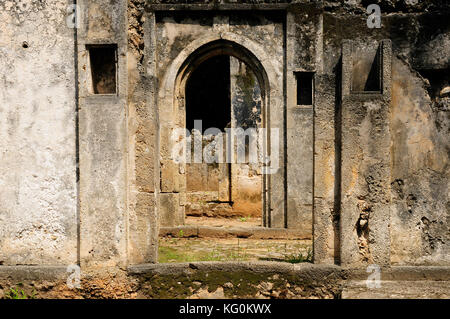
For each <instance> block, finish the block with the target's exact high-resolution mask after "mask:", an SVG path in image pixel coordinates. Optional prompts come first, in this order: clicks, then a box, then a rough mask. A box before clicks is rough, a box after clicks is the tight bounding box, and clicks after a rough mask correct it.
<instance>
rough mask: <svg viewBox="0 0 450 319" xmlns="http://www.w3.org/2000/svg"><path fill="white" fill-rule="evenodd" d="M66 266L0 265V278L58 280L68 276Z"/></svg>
mask: <svg viewBox="0 0 450 319" xmlns="http://www.w3.org/2000/svg"><path fill="white" fill-rule="evenodd" d="M68 274H69V273H68V272H67V266H51V265H49V266H0V278H10V279H14V280H41V279H44V280H58V279H65V278H67V276H68Z"/></svg>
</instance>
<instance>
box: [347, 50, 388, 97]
mask: <svg viewBox="0 0 450 319" xmlns="http://www.w3.org/2000/svg"><path fill="white" fill-rule="evenodd" d="M352 61H353V63H352V73H351V74H352V81H351V92H352V93H381V87H382V86H381V79H382V76H381V64H382V63H381V54H380V47H378V48H376V49H375V48H366V47H363V48H361V47H360V48H356V47H355V46H353V50H352Z"/></svg>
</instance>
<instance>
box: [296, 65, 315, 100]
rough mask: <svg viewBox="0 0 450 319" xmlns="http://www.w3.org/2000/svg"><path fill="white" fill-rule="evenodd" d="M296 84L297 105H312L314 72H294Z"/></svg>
mask: <svg viewBox="0 0 450 319" xmlns="http://www.w3.org/2000/svg"><path fill="white" fill-rule="evenodd" d="M294 75H295V79H296V84H297V105H298V106H312V105H313V97H314V73H313V72H294Z"/></svg>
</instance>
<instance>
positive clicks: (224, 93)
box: [175, 40, 269, 226]
mask: <svg viewBox="0 0 450 319" xmlns="http://www.w3.org/2000/svg"><path fill="white" fill-rule="evenodd" d="M268 87H269V86H268V81H267V76H266V74H265V71H264V69H263V67H262V66H261V64H260V62H259V61H258V60H257V59H256V57H255V56H254V55H253V54H252V53H251V52H250V51H248V50H247V49H245V48H244V47H242V46H240V45H238V44H236V43H233V42H231V41H224V40H218V41H214V42H211V43H209V44H207V45H204V46H203V47H201V48H199V49H198V50H197V51H195V52H194V53H193V54H191V55H190V56H189V57H188V58H187V59H186V61H185V62H184V64H183V65H182V67H181V68H180V71H179V73H178V76H177V80H176V86H175V90H176V92H175V105H176V107H175V109H176V110H178V115H177V119H176V123H177V124H178V125H183V124H184V127H185V128H186V129H187V130H186V140H187V144H186V149H187V151H188V153H189V154H188V156H187V162H186V164H185V166H184V168H183V169H182V171H183V173H184V182H185V184H184V189H183V190H184V191H185V196H186V201H185V203H184V204H185V205H184V209H185V214H186V216H187V218H189V216H196V217H233V220H234V221H236V220H237V221H241V222H242V223H241V226H245V225H250V226H269V225H268V222H267V220H268V218H267V211H268V209H267V207H266V203H267V201H266V198H267V195H268V194H267V191H266V190H267V189H268V187H267V184H268V178H267V177H266V176H264V174H263V167H262V165H261V162H260V161H259V160H260V159H261V158H263V157H264V154H265V152H267V149H268V147H267V146H268V145H267V144H268V138H267V135H266V133H267V132H266V131H264V128H265V127H267V120H266V119H267V111H266V110H267V102H268V96H267V92H268ZM196 125H197V127H196ZM211 128H215V129H216V130H217V129H218V131H220V132H222V133H223V135H222V137H221V138H222V139H221V141H223V144H222V146H221V150H223V154H222V158H221V159H219V158H217V156H216V157H215V159H214V160H213V162H211V161H210V162H207V161H205V154H204V153H205V151H206V148H208V146H211V145H213V144H214V143H216V144H217V135H216V134H211V130H210V129H211ZM236 132H237V134H241V135H239V136H237V135H235V134H236ZM196 133H198V134H199V136H200V138H201V145H202V146H201V153H202V154H201V156H200V158H198V157H197V158H196V156H197V155H195V151H196V149H195V138H196V136H197V135H196ZM230 133H231V134H233V135H229V134H230ZM230 140H233V141H232V142H230ZM213 147H217V145H215V146H214V145H213ZM217 150H218V149H217V148H216V149H215V151H214V152H217ZM197 151H198V149H197ZM197 153H198V152H197ZM256 153H257V155H255V154H256ZM254 155H255V156H256V157H255V156H254ZM255 159H256V161H255ZM193 220H195V219H191V222H192V221H193ZM198 221H199V222H200V223H202V219H201V218H200V219H198ZM210 221H211V220H210ZM246 222H248V223H246ZM219 223H220V222H219ZM213 224H214V221H213Z"/></svg>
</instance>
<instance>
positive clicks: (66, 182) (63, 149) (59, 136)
mask: <svg viewBox="0 0 450 319" xmlns="http://www.w3.org/2000/svg"><path fill="white" fill-rule="evenodd" d="M69 4H70V2H69V1H65V0H63V1H26V2H18V1H2V2H1V3H0V21H1V22H0V28H1V30H2V31H1V33H0V69H1V71H0V72H1V75H0V78H1V79H2V80H1V84H0V123H1V124H0V171H1V173H0V265H16V264H41V265H48V264H61V265H64V264H72V263H76V262H77V237H78V236H77V227H78V226H77V225H78V218H77V213H78V209H77V201H78V193H77V182H78V176H77V135H76V134H77V132H76V118H77V105H76V89H77V88H76V77H75V74H76V66H75V60H76V59H75V52H76V51H75V48H74V43H75V42H74V29H72V28H70V27H68V26H67V25H66V14H65V12H66V8H67V6H68V5H69Z"/></svg>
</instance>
